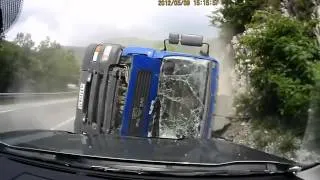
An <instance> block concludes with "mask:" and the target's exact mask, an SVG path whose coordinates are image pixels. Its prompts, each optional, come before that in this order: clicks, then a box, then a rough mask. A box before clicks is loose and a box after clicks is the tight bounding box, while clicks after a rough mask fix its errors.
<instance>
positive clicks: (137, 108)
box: [120, 55, 161, 137]
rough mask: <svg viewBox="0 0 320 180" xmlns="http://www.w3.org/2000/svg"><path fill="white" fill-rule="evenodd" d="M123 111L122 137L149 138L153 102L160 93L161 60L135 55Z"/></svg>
mask: <svg viewBox="0 0 320 180" xmlns="http://www.w3.org/2000/svg"><path fill="white" fill-rule="evenodd" d="M131 62H132V63H131V70H130V75H129V76H130V78H129V79H130V81H129V84H128V90H127V95H126V100H125V106H124V109H123V116H122V126H121V130H120V135H121V136H140V137H141V136H142V137H147V136H148V127H149V123H150V121H151V119H152V117H151V115H150V114H149V111H150V108H151V102H152V101H153V100H155V99H156V97H157V91H158V82H159V73H160V67H161V59H157V58H150V57H148V56H146V55H133V56H132V61H131Z"/></svg>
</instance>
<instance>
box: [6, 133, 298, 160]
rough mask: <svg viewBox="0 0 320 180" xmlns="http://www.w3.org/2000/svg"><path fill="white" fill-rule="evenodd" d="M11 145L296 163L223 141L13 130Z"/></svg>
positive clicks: (126, 155) (125, 155)
mask: <svg viewBox="0 0 320 180" xmlns="http://www.w3.org/2000/svg"><path fill="white" fill-rule="evenodd" d="M0 141H1V142H2V143H5V144H7V145H11V146H19V147H27V148H34V149H42V150H50V151H56V152H62V153H72V154H79V155H88V156H99V157H105V158H112V159H127V160H139V161H149V162H150V161H157V162H159V161H161V162H175V163H196V164H203V163H205V164H221V163H227V162H234V161H277V162H283V163H290V164H292V163H294V162H293V161H290V160H287V159H283V158H280V157H277V156H274V155H271V154H267V153H264V152H262V151H258V150H255V149H251V148H248V147H246V146H242V145H237V144H234V143H231V142H228V141H225V140H222V139H211V140H203V139H182V140H175V139H156V138H140V137H120V136H114V135H83V134H72V133H68V132H64V131H44V130H32V131H12V132H7V133H2V134H0Z"/></svg>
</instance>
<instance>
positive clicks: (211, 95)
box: [74, 34, 219, 139]
mask: <svg viewBox="0 0 320 180" xmlns="http://www.w3.org/2000/svg"><path fill="white" fill-rule="evenodd" d="M202 39H203V38H202V36H196V35H181V36H180V35H179V34H170V35H169V39H167V40H165V41H164V49H163V50H155V49H151V48H144V47H123V46H121V45H118V44H107V43H104V44H92V45H90V46H89V47H88V48H87V52H86V55H85V57H84V60H83V64H82V68H81V78H80V85H79V87H80V88H79V96H78V102H77V112H76V119H75V123H74V130H75V132H77V133H93V134H96V133H112V134H117V135H120V136H139V137H157V138H181V137H192V138H205V139H207V138H211V123H212V121H213V120H214V119H213V113H214V110H215V101H216V94H217V85H218V70H219V64H218V62H217V60H215V59H214V58H211V57H209V56H208V54H209V45H208V44H206V45H207V46H208V48H207V49H208V50H207V52H201V55H191V54H186V53H179V52H170V51H167V50H166V43H167V42H169V43H170V44H178V43H181V44H182V45H188V46H202V45H204V43H203V42H202Z"/></svg>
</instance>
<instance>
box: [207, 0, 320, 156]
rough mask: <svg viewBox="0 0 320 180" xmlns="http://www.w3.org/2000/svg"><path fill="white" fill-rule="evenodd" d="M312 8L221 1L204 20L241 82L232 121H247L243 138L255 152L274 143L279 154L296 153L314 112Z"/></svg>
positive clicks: (276, 1)
mask: <svg viewBox="0 0 320 180" xmlns="http://www.w3.org/2000/svg"><path fill="white" fill-rule="evenodd" d="M314 2H316V1H311V0H305V1H302V0H296V1H280V0H240V1H233V0H223V1H222V8H221V9H218V10H217V11H215V12H213V14H212V16H210V19H211V22H212V24H213V25H214V26H218V27H220V28H221V29H222V30H221V34H220V37H221V39H222V40H223V41H222V42H224V43H225V45H227V44H231V45H232V47H233V49H232V50H233V51H232V57H233V59H234V63H235V66H234V69H235V70H236V71H237V74H238V76H239V78H242V79H245V82H246V83H245V84H242V85H243V86H246V89H245V91H236V92H235V94H236V97H235V101H234V103H235V107H236V115H238V116H249V117H250V119H251V120H250V132H249V133H248V134H250V136H252V137H253V138H251V140H252V141H254V142H253V143H254V145H252V146H255V147H257V148H259V149H262V150H266V148H268V146H270V144H272V143H273V144H274V143H275V142H277V145H276V150H274V151H279V152H281V153H282V154H284V153H289V152H292V151H294V150H296V149H298V148H299V145H300V144H299V143H300V142H301V140H302V138H303V137H304V135H305V130H306V127H307V123H308V120H309V119H310V111H318V110H317V109H318V108H315V107H317V106H312V107H311V104H317V103H320V101H316V103H315V102H314V101H315V100H319V97H320V96H319V93H318V92H319V88H318V85H317V83H319V82H318V81H319V72H320V66H319V63H320V48H319V42H318V41H317V37H316V34H315V28H316V25H317V24H318V23H319V22H318V20H317V19H316V18H314V16H313V13H314V10H315V9H314V8H315V7H316V4H314ZM318 135H319V133H318Z"/></svg>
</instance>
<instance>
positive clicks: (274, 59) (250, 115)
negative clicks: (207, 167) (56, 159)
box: [0, 0, 320, 163]
mask: <svg viewBox="0 0 320 180" xmlns="http://www.w3.org/2000/svg"><path fill="white" fill-rule="evenodd" d="M0 8H1V12H0V15H1V16H2V17H1V18H0V20H1V21H3V22H2V23H0V25H1V26H2V27H1V28H0V141H3V142H7V143H8V144H14V145H19V146H22V145H23V146H30V147H32V148H40V149H46V148H48V149H50V150H54V151H55V150H57V151H58V150H60V151H61V152H64V150H65V151H68V152H82V151H83V148H84V147H86V148H87V150H88V151H90V150H91V148H92V149H99V150H100V151H101V152H106V154H108V156H112V155H114V154H116V153H118V152H119V154H117V157H118V158H119V157H120V156H123V158H129V157H130V158H132V159H135V158H134V156H135V155H136V158H138V159H139V158H142V159H144V160H147V159H148V158H149V159H153V160H159V159H161V158H163V159H178V158H180V159H179V162H183V161H185V162H188V161H192V160H191V159H193V158H196V160H194V159H193V160H194V161H196V162H203V161H198V159H197V157H198V158H199V159H201V158H202V159H206V160H208V161H209V160H210V161H212V162H215V161H216V162H217V161H218V162H219V163H222V162H223V161H237V160H238V158H239V159H241V160H244V161H245V160H248V159H251V160H260V161H263V160H264V159H268V160H272V158H274V157H275V156H276V157H281V158H285V159H287V160H293V161H295V162H301V163H309V162H318V161H320V45H319V44H320V23H319V20H320V18H319V17H320V2H319V1H314V0H305V1H302V0H296V1H282V0H279V1H270V0H223V1H219V0H200V1H199V0H121V1H115V0H90V1H89V0H82V1H79V0H41V1H34V0H0ZM36 129H37V130H46V131H58V130H61V131H68V132H71V133H74V134H73V135H72V137H70V136H71V135H70V136H69V137H68V138H67V137H65V136H64V135H63V134H60V135H59V136H56V135H55V133H51V134H46V133H45V132H44V133H32V130H36ZM22 130H31V131H30V132H29V131H24V132H23V133H21V132H20V133H21V134H20V133H17V132H13V131H22ZM6 132H8V133H6ZM29 133H31V134H29ZM44 134H46V135H44ZM96 135H97V136H98V135H108V138H106V139H105V140H106V143H108V142H110V141H111V140H110V139H113V138H114V137H117V138H118V139H117V138H116V139H113V140H112V143H115V144H116V143H119V144H118V145H112V146H108V147H109V148H110V147H114V148H115V149H113V150H112V152H113V153H108V152H111V150H109V149H108V148H106V147H107V146H102V145H101V146H100V145H97V144H99V143H95V144H96V145H94V146H98V147H93V145H91V144H90V143H91V141H97V142H100V140H103V139H104V138H102V137H101V136H99V138H100V139H99V140H97V138H96ZM20 136H21V137H20ZM22 136H23V137H22ZM85 137H87V139H90V141H89V140H85V139H86V138H85ZM88 137H89V138H88ZM123 137H130V138H127V139H126V138H123ZM30 138H31V139H30ZM52 138H54V140H52ZM122 138H123V139H122ZM135 138H142V139H147V140H150V143H149V141H143V140H141V141H138V140H133V139H135ZM8 139H10V141H8ZM27 139H28V140H27ZM163 139H166V140H168V139H169V140H168V141H162V140H163ZM191 139H192V140H191ZM76 140H77V141H76ZM151 140H152V141H151ZM158 140H159V141H158ZM60 141H61V143H60ZM142 141H143V143H142V144H144V146H140V145H141V142H142ZM189 141H192V143H190V144H189V143H188V142H189ZM14 142H19V143H14ZM39 142H41V143H42V144H41V143H39ZM128 142H130V143H128ZM73 143H74V144H73ZM121 143H122V144H121ZM157 143H159V144H157ZM40 144H41V145H40ZM75 144H78V145H75ZM155 144H156V145H155ZM164 144H166V146H163V145H164ZM238 145H241V146H238ZM54 146H57V148H55V147H54ZM154 146H156V147H158V149H157V148H154ZM142 147H143V148H142ZM161 147H166V148H167V149H161ZM169 147H170V148H169ZM178 147H179V148H180V149H179V148H178ZM247 147H248V148H250V150H248V149H247ZM116 148H118V149H116ZM130 148H132V149H135V151H134V153H131V152H132V151H131V149H130ZM144 148H145V149H148V148H149V149H151V150H154V151H156V150H159V149H161V151H160V150H159V151H157V153H149V154H147V153H145V152H144ZM223 151H224V152H223ZM139 152H142V153H140V154H139ZM180 152H184V153H181V154H180V155H181V156H179V157H178V155H179V153H180ZM190 152H192V153H190ZM201 152H202V153H201ZM248 152H249V153H248ZM261 152H264V153H267V155H266V154H261ZM94 153H95V152H94V151H90V155H94ZM197 153H199V154H198V155H196V154H197ZM221 153H222V154H221ZM256 153H257V155H256ZM137 154H139V156H138V155H137ZM100 155H101V154H100ZM269 155H270V156H269ZM144 156H145V157H144ZM151 156H157V157H152V158H150V157H151ZM172 156H177V157H176V158H171V157H172ZM209 156H210V157H209ZM222 156H223V157H224V158H220V157H222ZM249 156H250V157H249ZM266 157H268V158H266ZM246 158H247V159H246ZM277 160H278V159H277ZM208 161H207V162H208ZM208 163H209V162H208Z"/></svg>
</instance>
